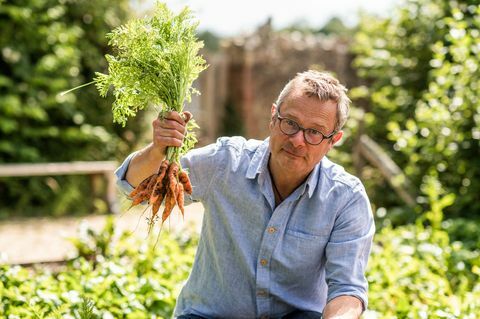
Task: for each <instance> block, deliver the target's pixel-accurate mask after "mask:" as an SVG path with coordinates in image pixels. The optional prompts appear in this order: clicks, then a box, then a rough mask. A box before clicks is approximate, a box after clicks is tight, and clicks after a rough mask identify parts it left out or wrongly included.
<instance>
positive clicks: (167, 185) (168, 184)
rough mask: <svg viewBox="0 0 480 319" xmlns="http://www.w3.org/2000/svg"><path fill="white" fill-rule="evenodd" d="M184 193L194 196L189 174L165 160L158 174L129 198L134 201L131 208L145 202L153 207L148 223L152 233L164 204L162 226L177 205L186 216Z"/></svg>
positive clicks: (174, 163) (146, 180)
mask: <svg viewBox="0 0 480 319" xmlns="http://www.w3.org/2000/svg"><path fill="white" fill-rule="evenodd" d="M184 193H187V194H189V195H191V194H192V184H191V183H190V178H189V177H188V174H187V172H186V171H184V170H179V165H178V164H177V163H176V162H172V163H171V164H170V162H169V160H168V159H165V160H163V161H162V163H161V165H160V168H159V170H158V173H157V174H153V175H151V176H149V177H147V178H146V179H144V180H143V181H142V182H141V183H140V184H138V186H137V187H136V188H135V189H134V190H133V191H132V192H131V193H130V194H129V196H130V198H131V199H132V205H131V207H133V206H136V205H138V204H140V203H143V202H148V205H149V206H151V207H152V215H151V217H150V219H149V223H148V232H149V233H150V231H151V230H152V228H153V225H154V224H155V222H156V220H157V219H158V217H157V214H158V211H159V209H160V206H161V204H162V202H165V209H164V210H163V213H162V225H163V223H164V222H165V220H166V219H167V218H168V216H170V214H171V213H172V210H173V208H174V207H175V205H178V208H180V211H181V213H182V216H184V212H185V210H184Z"/></svg>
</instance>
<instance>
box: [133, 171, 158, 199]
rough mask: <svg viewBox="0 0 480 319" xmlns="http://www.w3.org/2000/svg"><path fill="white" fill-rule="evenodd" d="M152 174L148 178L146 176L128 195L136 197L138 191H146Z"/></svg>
mask: <svg viewBox="0 0 480 319" xmlns="http://www.w3.org/2000/svg"><path fill="white" fill-rule="evenodd" d="M151 177H152V176H149V177H147V178H145V179H144V180H143V181H142V182H141V183H140V184H138V185H137V187H135V189H134V190H133V191H132V192H131V193H130V194H129V195H128V196H129V197H130V198H133V197H135V196H136V195H137V194H138V193H140V192H142V191H144V190H145V189H146V188H147V186H148V184H149V183H150V178H151Z"/></svg>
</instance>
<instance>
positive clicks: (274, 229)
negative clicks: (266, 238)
mask: <svg viewBox="0 0 480 319" xmlns="http://www.w3.org/2000/svg"><path fill="white" fill-rule="evenodd" d="M267 231H268V233H269V234H273V233H274V232H276V231H277V229H276V228H275V227H268V229H267Z"/></svg>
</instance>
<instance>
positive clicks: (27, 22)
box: [0, 0, 140, 213]
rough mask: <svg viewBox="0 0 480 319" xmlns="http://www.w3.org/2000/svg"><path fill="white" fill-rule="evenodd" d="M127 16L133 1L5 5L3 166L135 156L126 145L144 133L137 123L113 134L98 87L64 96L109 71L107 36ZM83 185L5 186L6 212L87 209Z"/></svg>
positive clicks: (0, 61) (0, 111) (17, 182)
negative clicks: (106, 55) (38, 208)
mask: <svg viewBox="0 0 480 319" xmlns="http://www.w3.org/2000/svg"><path fill="white" fill-rule="evenodd" d="M128 12H129V8H128V1H127V0H122V1H116V2H111V1H106V0H100V1H95V2H91V1H86V0H76V1H73V0H71V1H56V0H43V1H33V0H30V1H28V0H25V1H12V2H10V1H9V2H6V3H1V4H0V29H1V30H2V37H1V38H0V50H1V52H0V69H1V70H2V72H1V75H0V163H18V162H58V161H72V160H100V159H101V160H105V159H112V158H114V157H115V155H117V156H122V155H124V154H125V153H126V152H128V151H130V148H131V147H132V146H133V145H129V144H128V143H127V142H128V141H127V139H126V137H128V136H134V135H135V134H138V133H139V132H140V130H139V125H138V123H139V122H138V121H137V122H136V123H132V125H131V126H130V128H127V129H121V128H120V127H118V126H114V125H113V124H112V115H111V111H110V106H111V100H105V99H102V98H100V97H99V95H98V93H97V92H96V90H95V88H94V87H93V86H91V87H88V88H85V89H82V90H79V91H77V92H75V93H70V94H66V95H61V94H59V93H60V92H62V91H64V90H67V89H70V88H72V87H75V86H76V85H79V84H82V83H85V82H89V81H90V80H91V79H92V77H93V75H94V72H95V71H104V69H105V67H106V62H105V59H104V57H103V55H104V54H105V53H106V52H107V50H108V46H107V40H106V38H105V34H106V33H107V32H109V31H110V30H111V29H112V28H114V27H115V26H117V25H119V24H120V23H122V22H124V21H125V20H126V19H127V17H128ZM77 183H80V184H77ZM85 184H86V183H85V182H80V180H79V179H71V178H69V179H67V178H55V179H53V180H52V178H29V179H13V178H12V179H7V180H2V181H1V182H0V194H1V195H0V198H1V202H2V206H3V207H2V209H3V210H4V211H5V210H6V209H15V210H16V211H17V213H18V212H20V211H25V210H27V209H28V210H32V209H31V207H32V206H33V207H38V206H45V210H53V211H57V212H60V211H64V210H66V209H67V207H70V208H71V207H84V206H85V204H84V203H85V201H84V200H82V197H83V193H85V192H84V190H85V187H86V185H85ZM55 185H56V186H55ZM58 185H61V186H58ZM82 190H83V191H82ZM67 198H69V200H67ZM67 202H68V203H69V205H70V206H68V205H67V204H66V203H67Z"/></svg>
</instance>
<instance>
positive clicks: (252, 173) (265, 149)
mask: <svg viewBox="0 0 480 319" xmlns="http://www.w3.org/2000/svg"><path fill="white" fill-rule="evenodd" d="M269 141H270V138H266V139H265V140H264V141H263V142H262V144H260V146H259V147H258V148H257V150H256V151H255V154H254V155H253V157H252V160H251V161H250V164H249V166H248V169H247V173H246V174H245V177H246V178H248V179H254V178H255V177H256V176H257V175H258V174H261V175H263V174H262V173H263V172H267V171H268V159H269V157H270V148H269V144H270V142H269ZM322 162H323V160H322V161H320V162H319V163H318V164H317V165H315V167H314V168H313V171H312V172H311V173H310V175H308V178H307V180H306V182H305V183H303V184H302V185H300V188H301V191H300V192H299V196H301V195H303V194H304V193H305V191H307V192H308V197H309V198H312V196H313V193H314V192H315V189H316V187H317V184H318V179H319V178H320V171H321V166H322ZM259 183H261V180H260V179H259Z"/></svg>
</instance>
